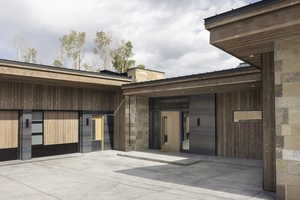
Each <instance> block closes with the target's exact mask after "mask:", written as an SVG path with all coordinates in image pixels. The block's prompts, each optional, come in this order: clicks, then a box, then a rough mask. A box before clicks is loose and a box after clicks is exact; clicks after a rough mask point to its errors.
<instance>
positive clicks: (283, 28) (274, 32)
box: [205, 0, 300, 67]
mask: <svg viewBox="0 0 300 200" xmlns="http://www.w3.org/2000/svg"><path fill="white" fill-rule="evenodd" d="M205 27H206V29H207V30H209V31H210V43H211V44H212V45H214V46H216V47H218V48H220V49H222V50H224V51H225V52H227V53H229V54H231V55H233V56H235V57H237V58H239V59H241V60H244V61H245V62H248V63H250V64H252V65H254V66H256V67H260V66H261V58H260V54H262V53H267V52H272V51H274V41H276V40H281V39H286V38H288V37H289V38H292V37H297V36H299V34H300V1H299V0H264V1H260V2H257V3H254V4H251V5H248V6H245V7H242V8H238V9H236V10H232V11H229V12H226V13H223V14H220V15H216V16H213V17H210V18H207V19H205Z"/></svg>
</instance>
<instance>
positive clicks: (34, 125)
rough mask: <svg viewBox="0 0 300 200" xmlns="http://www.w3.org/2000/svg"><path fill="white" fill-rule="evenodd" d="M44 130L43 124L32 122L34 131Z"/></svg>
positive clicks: (40, 131)
mask: <svg viewBox="0 0 300 200" xmlns="http://www.w3.org/2000/svg"><path fill="white" fill-rule="evenodd" d="M42 132H43V124H42V123H38V124H32V133H42Z"/></svg>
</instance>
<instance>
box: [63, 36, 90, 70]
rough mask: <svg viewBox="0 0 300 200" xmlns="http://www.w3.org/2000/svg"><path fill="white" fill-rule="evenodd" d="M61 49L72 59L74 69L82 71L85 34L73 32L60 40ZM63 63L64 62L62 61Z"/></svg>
mask: <svg viewBox="0 0 300 200" xmlns="http://www.w3.org/2000/svg"><path fill="white" fill-rule="evenodd" d="M59 41H60V42H61V47H62V49H63V51H64V52H66V55H67V56H68V57H69V58H70V59H72V61H73V68H74V69H80V68H81V61H82V57H83V46H84V43H85V32H77V31H71V32H70V33H69V34H66V35H64V36H63V37H62V38H60V39H59ZM61 62H62V61H61Z"/></svg>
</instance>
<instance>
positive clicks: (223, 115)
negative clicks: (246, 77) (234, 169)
mask: <svg viewBox="0 0 300 200" xmlns="http://www.w3.org/2000/svg"><path fill="white" fill-rule="evenodd" d="M260 94H261V89H260V88H252V89H249V90H245V91H235V92H229V93H219V94H217V141H218V155H221V156H227V157H236V158H246V159H259V160H260V159H262V121H261V120H255V121H241V122H240V121H239V122H234V116H233V113H234V111H251V110H255V111H260V110H261V98H260V97H261V95H260Z"/></svg>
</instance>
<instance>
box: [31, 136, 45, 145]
mask: <svg viewBox="0 0 300 200" xmlns="http://www.w3.org/2000/svg"><path fill="white" fill-rule="evenodd" d="M38 144H43V135H33V136H32V145H38Z"/></svg>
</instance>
